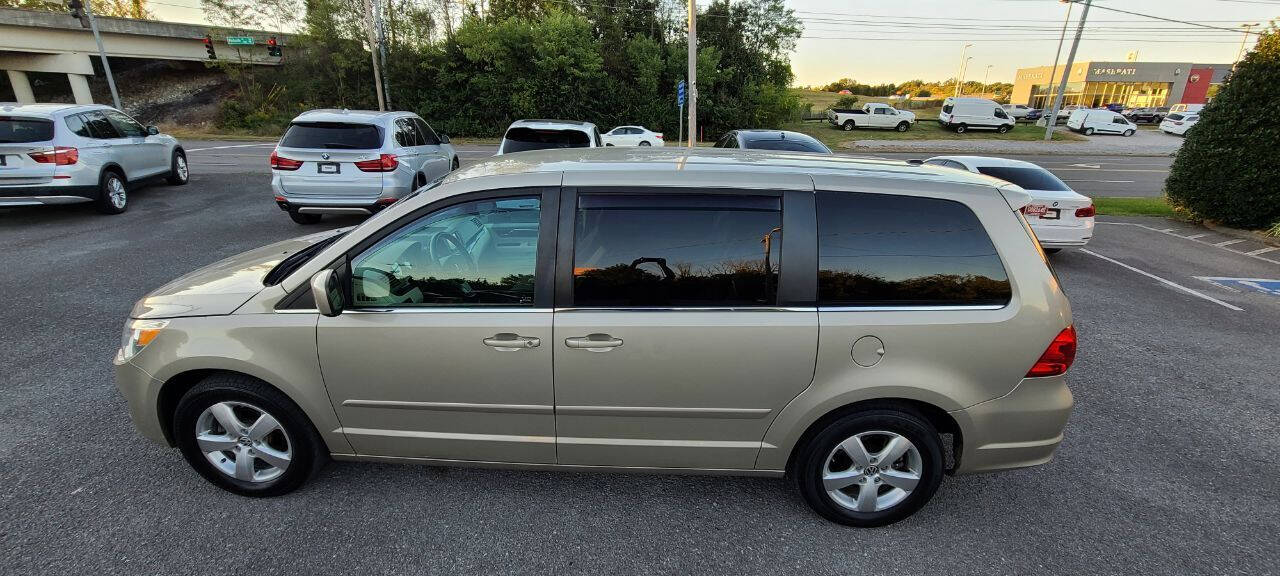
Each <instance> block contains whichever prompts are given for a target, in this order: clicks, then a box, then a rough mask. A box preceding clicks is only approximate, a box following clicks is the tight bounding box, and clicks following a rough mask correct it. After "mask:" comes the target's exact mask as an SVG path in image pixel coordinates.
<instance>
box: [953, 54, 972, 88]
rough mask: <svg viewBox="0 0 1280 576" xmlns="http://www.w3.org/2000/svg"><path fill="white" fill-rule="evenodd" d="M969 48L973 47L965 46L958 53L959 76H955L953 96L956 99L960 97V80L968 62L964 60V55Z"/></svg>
mask: <svg viewBox="0 0 1280 576" xmlns="http://www.w3.org/2000/svg"><path fill="white" fill-rule="evenodd" d="M970 46H973V44H965V45H964V49H963V50H961V51H960V74H959V75H957V76H956V90H955V94H953V95H954V96H956V97H959V96H960V83H961V82H962V81H963V80H961V78H962V77H963V76H964V65H965V63H967V62H968V60H965V59H964V55H965V53H966V52H968V51H969V47H970Z"/></svg>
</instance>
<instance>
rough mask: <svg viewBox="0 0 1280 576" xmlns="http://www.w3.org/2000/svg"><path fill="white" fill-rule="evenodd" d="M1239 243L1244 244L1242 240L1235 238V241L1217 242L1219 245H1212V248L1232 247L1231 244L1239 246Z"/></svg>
mask: <svg viewBox="0 0 1280 576" xmlns="http://www.w3.org/2000/svg"><path fill="white" fill-rule="evenodd" d="M1241 242H1244V240H1243V239H1239V238H1237V239H1235V240H1226V241H1223V242H1219V243H1217V244H1214V246H1218V247H1222V246H1230V245H1232V244H1239V243H1241Z"/></svg>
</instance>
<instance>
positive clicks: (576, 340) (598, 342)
mask: <svg viewBox="0 0 1280 576" xmlns="http://www.w3.org/2000/svg"><path fill="white" fill-rule="evenodd" d="M564 345H565V346H568V347H570V348H574V349H577V350H586V351H588V352H608V351H610V350H612V349H614V348H617V347H619V346H622V339H621V338H614V337H613V336H610V335H608V334H588V335H586V336H574V337H572V338H565V339H564Z"/></svg>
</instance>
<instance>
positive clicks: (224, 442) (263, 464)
mask: <svg viewBox="0 0 1280 576" xmlns="http://www.w3.org/2000/svg"><path fill="white" fill-rule="evenodd" d="M195 437H196V446H198V447H199V449H200V451H201V452H202V453H204V456H205V458H207V459H208V460H209V463H210V464H213V467H214V469H216V470H218V471H219V472H221V473H223V474H225V475H226V476H228V477H230V478H234V479H236V480H239V481H241V482H251V483H255V484H257V483H263V482H270V481H272V480H275V479H276V478H279V477H280V475H282V474H284V472H285V470H287V469H288V468H289V464H290V463H291V462H292V461H293V443H292V442H291V441H290V440H289V434H288V433H287V432H286V431H285V429H284V427H283V426H281V425H280V422H279V420H277V419H276V418H275V417H274V416H272V415H271V414H269V413H267V412H266V411H265V410H263V409H261V408H258V407H257V406H254V405H252V404H247V403H244V402H233V401H227V402H218V403H216V404H213V405H212V406H209V407H208V408H205V409H204V411H203V412H201V413H200V417H199V418H197V419H196V426H195Z"/></svg>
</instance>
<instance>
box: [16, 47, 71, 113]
mask: <svg viewBox="0 0 1280 576" xmlns="http://www.w3.org/2000/svg"><path fill="white" fill-rule="evenodd" d="M0 70H4V71H5V72H6V73H7V75H8V76H9V84H11V85H12V86H13V95H14V96H15V97H16V98H17V100H18V103H20V104H32V103H35V101H36V97H35V93H34V92H33V91H32V90H31V80H30V79H29V78H27V72H54V73H58V72H60V73H63V74H66V75H67V81H68V82H69V83H70V84H71V94H72V95H73V96H74V97H75V100H76V104H93V95H92V94H90V93H89V79H88V77H89V76H93V64H92V63H91V62H90V61H89V56H88V55H87V54H80V53H74V52H73V53H68V54H29V53H25V54H24V53H12V52H11V53H0Z"/></svg>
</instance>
